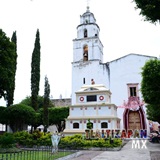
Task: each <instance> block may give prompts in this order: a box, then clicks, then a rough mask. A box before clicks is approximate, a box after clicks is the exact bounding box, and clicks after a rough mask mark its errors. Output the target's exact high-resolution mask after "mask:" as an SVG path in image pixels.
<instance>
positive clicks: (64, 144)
mask: <svg viewBox="0 0 160 160" xmlns="http://www.w3.org/2000/svg"><path fill="white" fill-rule="evenodd" d="M121 145H122V141H121V139H117V138H116V139H114V141H113V143H112V144H110V141H109V140H105V139H103V138H100V139H97V140H83V138H82V136H81V135H73V136H66V137H64V138H61V140H60V143H59V148H68V149H80V148H91V147H100V148H102V147H106V148H113V147H119V146H121Z"/></svg>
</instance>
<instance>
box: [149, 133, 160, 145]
mask: <svg viewBox="0 0 160 160" xmlns="http://www.w3.org/2000/svg"><path fill="white" fill-rule="evenodd" d="M149 138H150V142H153V143H160V133H159V132H158V131H156V130H153V131H151V133H150V135H149Z"/></svg>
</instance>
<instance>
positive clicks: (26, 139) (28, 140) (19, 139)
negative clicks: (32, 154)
mask: <svg viewBox="0 0 160 160" xmlns="http://www.w3.org/2000/svg"><path fill="white" fill-rule="evenodd" d="M14 137H15V141H16V143H18V144H19V145H22V146H32V145H33V135H32V134H29V133H28V132H26V131H20V132H15V133H14Z"/></svg>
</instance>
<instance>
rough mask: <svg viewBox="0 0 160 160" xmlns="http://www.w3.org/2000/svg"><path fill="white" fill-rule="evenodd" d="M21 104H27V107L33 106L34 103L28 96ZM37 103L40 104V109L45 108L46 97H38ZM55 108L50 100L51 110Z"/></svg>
mask: <svg viewBox="0 0 160 160" xmlns="http://www.w3.org/2000/svg"><path fill="white" fill-rule="evenodd" d="M20 103H21V104H25V105H27V106H32V102H31V97H30V96H27V97H26V98H25V99H23V100H22V101H21V102H20ZM37 103H38V108H39V109H40V108H43V106H44V97H43V96H38V97H37ZM51 107H54V105H53V103H52V101H51V100H50V99H49V108H51Z"/></svg>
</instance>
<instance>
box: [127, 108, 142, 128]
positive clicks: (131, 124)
mask: <svg viewBox="0 0 160 160" xmlns="http://www.w3.org/2000/svg"><path fill="white" fill-rule="evenodd" d="M128 129H131V130H135V129H138V130H140V129H141V120H140V115H139V112H138V111H130V112H129V115H128Z"/></svg>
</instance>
